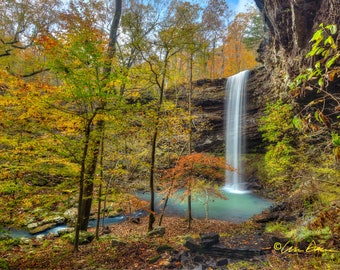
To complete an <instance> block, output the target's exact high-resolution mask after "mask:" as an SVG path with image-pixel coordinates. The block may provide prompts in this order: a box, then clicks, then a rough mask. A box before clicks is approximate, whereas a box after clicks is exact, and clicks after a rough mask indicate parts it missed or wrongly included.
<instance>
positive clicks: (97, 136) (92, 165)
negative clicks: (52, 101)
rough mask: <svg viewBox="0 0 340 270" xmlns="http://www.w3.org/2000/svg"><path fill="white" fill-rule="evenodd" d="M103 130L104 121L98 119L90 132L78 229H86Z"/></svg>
mask: <svg viewBox="0 0 340 270" xmlns="http://www.w3.org/2000/svg"><path fill="white" fill-rule="evenodd" d="M103 130H104V121H103V120H99V121H98V123H97V125H96V130H94V131H93V132H92V134H93V140H92V145H91V151H89V153H88V160H87V162H86V168H85V179H84V194H83V195H84V196H83V203H82V209H81V212H80V213H81V215H82V220H81V222H80V230H82V231H86V230H87V227H88V224H89V219H90V215H91V206H92V200H93V188H94V178H95V173H96V168H97V161H98V157H99V150H100V144H101V134H102V133H103Z"/></svg>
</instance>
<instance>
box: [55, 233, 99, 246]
mask: <svg viewBox="0 0 340 270" xmlns="http://www.w3.org/2000/svg"><path fill="white" fill-rule="evenodd" d="M94 236H95V235H94V234H93V233H90V232H87V231H80V232H79V242H78V243H79V245H86V244H89V243H91V242H92V240H93V239H94ZM62 238H63V239H67V240H68V241H69V242H70V243H71V244H73V243H74V239H75V232H72V233H68V234H65V235H63V236H62Z"/></svg>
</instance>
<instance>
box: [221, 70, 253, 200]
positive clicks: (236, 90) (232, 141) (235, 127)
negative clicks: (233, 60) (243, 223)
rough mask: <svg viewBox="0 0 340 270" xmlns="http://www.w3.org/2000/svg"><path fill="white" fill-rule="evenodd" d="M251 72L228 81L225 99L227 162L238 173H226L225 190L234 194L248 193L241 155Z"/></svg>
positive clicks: (242, 73)
mask: <svg viewBox="0 0 340 270" xmlns="http://www.w3.org/2000/svg"><path fill="white" fill-rule="evenodd" d="M248 76H249V71H248V70H246V71H242V72H240V73H238V74H236V75H234V76H231V77H229V78H228V80H227V84H226V93H225V96H226V99H225V136H226V137H225V141H226V160H227V162H228V163H229V164H230V165H231V166H233V167H234V168H235V169H236V170H237V171H236V172H230V171H226V184H225V187H224V189H226V190H227V191H229V192H233V193H247V192H248V191H247V190H245V188H244V179H243V175H244V172H243V168H244V166H243V163H242V160H241V154H242V153H244V151H245V138H244V136H243V135H242V128H243V127H244V124H243V122H244V117H245V111H246V108H245V106H246V98H245V97H246V91H245V89H246V86H247V80H248Z"/></svg>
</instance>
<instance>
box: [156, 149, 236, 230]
mask: <svg viewBox="0 0 340 270" xmlns="http://www.w3.org/2000/svg"><path fill="white" fill-rule="evenodd" d="M225 170H230V171H235V169H234V168H233V167H232V166H230V165H229V164H227V163H226V162H225V159H224V158H221V157H216V156H212V155H210V154H207V153H191V154H190V155H187V156H182V157H180V158H179V159H178V160H177V162H176V164H175V166H174V167H173V168H170V169H167V170H166V171H165V174H164V176H163V179H165V180H167V181H166V182H165V192H166V194H167V195H166V199H165V204H164V209H163V214H164V210H165V207H166V204H167V201H168V199H169V197H170V195H172V194H173V193H174V192H175V191H178V190H180V189H184V190H185V191H184V193H183V199H184V198H185V197H187V199H188V216H187V218H188V227H189V228H190V225H191V220H192V209H191V199H192V194H193V193H194V192H195V193H196V192H197V193H202V192H203V193H204V194H207V193H208V194H211V195H213V196H217V197H220V198H225V197H224V195H223V194H222V193H220V192H219V190H218V188H217V186H218V185H216V184H218V183H222V182H224V175H225ZM202 181H204V182H205V183H206V184H207V183H208V184H210V186H209V185H204V184H202ZM214 184H215V185H214ZM225 199H226V198H225ZM163 214H162V216H163ZM162 216H161V218H162ZM160 222H161V219H160Z"/></svg>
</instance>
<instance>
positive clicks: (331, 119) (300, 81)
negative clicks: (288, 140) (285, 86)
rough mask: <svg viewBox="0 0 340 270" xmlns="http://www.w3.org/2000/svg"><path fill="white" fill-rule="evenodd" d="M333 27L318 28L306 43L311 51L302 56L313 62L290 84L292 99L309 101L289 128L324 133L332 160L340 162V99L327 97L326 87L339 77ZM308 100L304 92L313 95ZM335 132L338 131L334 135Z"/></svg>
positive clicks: (328, 93) (335, 29)
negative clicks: (331, 151) (331, 152)
mask: <svg viewBox="0 0 340 270" xmlns="http://www.w3.org/2000/svg"><path fill="white" fill-rule="evenodd" d="M337 34H338V33H337V26H336V25H334V24H331V25H326V26H325V25H324V24H320V25H319V29H318V30H317V31H316V32H315V33H314V35H313V37H312V38H311V40H310V42H311V43H312V48H311V50H310V51H309V52H308V53H307V54H306V58H307V59H308V58H310V59H311V60H313V61H314V62H315V64H314V65H312V67H309V68H307V69H306V70H305V71H303V72H302V73H301V74H299V75H298V76H297V77H295V79H294V80H293V81H292V82H291V84H290V89H291V94H292V96H293V97H300V98H304V97H306V95H309V98H310V97H314V98H312V100H311V101H309V102H308V103H307V104H306V106H305V107H304V108H303V109H302V111H301V112H300V113H298V114H297V115H295V117H294V119H293V124H294V126H295V127H296V128H298V129H299V130H301V131H302V132H307V131H309V132H312V133H316V132H318V134H321V133H320V131H322V130H327V131H328V135H327V136H328V138H329V141H330V142H331V143H332V145H333V147H334V149H333V150H334V154H335V158H336V160H340V145H339V141H338V138H339V134H338V132H339V128H340V124H339V121H338V119H340V115H339V112H340V96H339V95H337V94H336V93H331V91H329V90H328V87H329V85H330V83H331V82H333V81H334V80H335V79H336V78H339V77H340V67H339V66H338V65H337V63H338V60H339V59H340V52H339V48H338V44H337V40H336V36H337ZM313 91H314V93H315V94H314V96H311V94H309V93H308V92H310V93H311V92H313ZM337 130H338V131H337Z"/></svg>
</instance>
